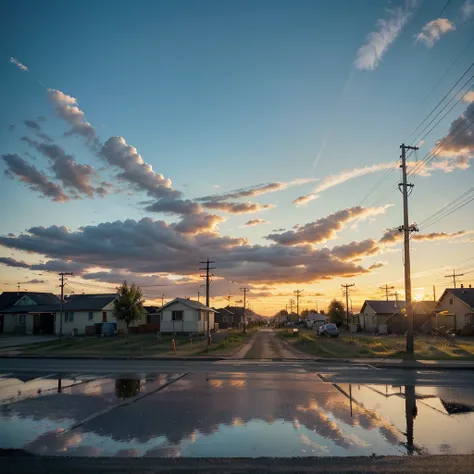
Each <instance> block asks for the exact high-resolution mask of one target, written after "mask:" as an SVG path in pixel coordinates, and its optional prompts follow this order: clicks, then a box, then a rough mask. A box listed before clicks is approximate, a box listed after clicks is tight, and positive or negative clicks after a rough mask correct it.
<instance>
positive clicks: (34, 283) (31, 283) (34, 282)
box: [22, 278, 46, 285]
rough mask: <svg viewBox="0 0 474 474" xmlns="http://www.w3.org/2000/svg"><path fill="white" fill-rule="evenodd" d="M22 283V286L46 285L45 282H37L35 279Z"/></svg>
mask: <svg viewBox="0 0 474 474" xmlns="http://www.w3.org/2000/svg"><path fill="white" fill-rule="evenodd" d="M22 283H23V285H39V284H41V283H46V281H45V280H38V279H37V278H33V280H28V281H24V282H22Z"/></svg>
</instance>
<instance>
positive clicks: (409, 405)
mask: <svg viewBox="0 0 474 474" xmlns="http://www.w3.org/2000/svg"><path fill="white" fill-rule="evenodd" d="M417 413H418V409H417V408H416V396H415V386H414V385H405V416H406V420H407V432H406V436H407V450H408V454H410V455H412V454H413V451H414V450H415V447H414V443H413V442H414V427H413V425H414V420H415V418H416V415H417Z"/></svg>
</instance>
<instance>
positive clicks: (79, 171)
mask: <svg viewBox="0 0 474 474" xmlns="http://www.w3.org/2000/svg"><path fill="white" fill-rule="evenodd" d="M22 140H23V141H25V142H27V143H28V144H29V145H30V146H32V147H33V148H35V149H36V150H37V151H39V152H40V153H41V154H42V155H43V156H45V157H47V158H49V159H50V160H51V162H52V165H51V169H52V171H53V172H54V175H55V177H56V179H57V180H59V181H61V183H62V185H63V186H64V187H66V188H69V189H74V190H76V191H78V192H79V193H81V194H84V195H86V196H89V197H91V198H92V197H94V194H98V195H101V196H103V195H104V194H106V192H107V190H106V189H105V188H104V187H103V186H102V187H100V188H97V189H96V188H94V186H92V184H91V179H92V178H93V177H94V176H96V175H97V173H96V172H95V170H94V168H93V167H92V166H90V165H81V164H78V163H77V162H76V160H75V159H74V157H73V156H71V155H68V154H67V153H66V152H65V151H64V149H63V148H61V147H60V146H59V145H56V144H52V143H39V142H37V141H35V140H31V139H29V138H28V137H23V138H22Z"/></svg>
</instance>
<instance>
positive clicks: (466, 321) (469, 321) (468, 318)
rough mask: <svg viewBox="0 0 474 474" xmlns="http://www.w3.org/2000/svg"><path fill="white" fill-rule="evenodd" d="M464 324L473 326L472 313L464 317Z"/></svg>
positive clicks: (473, 315) (473, 318)
mask: <svg viewBox="0 0 474 474" xmlns="http://www.w3.org/2000/svg"><path fill="white" fill-rule="evenodd" d="M464 324H474V313H467V314H465V315H464Z"/></svg>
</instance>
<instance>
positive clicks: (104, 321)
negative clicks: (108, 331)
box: [102, 311, 107, 323]
mask: <svg viewBox="0 0 474 474" xmlns="http://www.w3.org/2000/svg"><path fill="white" fill-rule="evenodd" d="M102 322H103V323H106V322H107V311H102Z"/></svg>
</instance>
